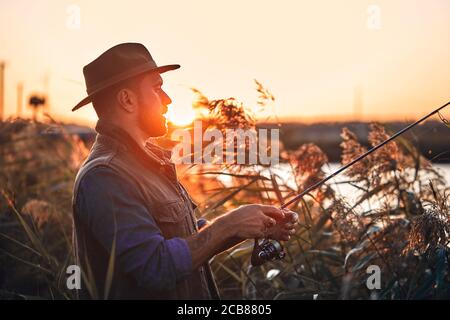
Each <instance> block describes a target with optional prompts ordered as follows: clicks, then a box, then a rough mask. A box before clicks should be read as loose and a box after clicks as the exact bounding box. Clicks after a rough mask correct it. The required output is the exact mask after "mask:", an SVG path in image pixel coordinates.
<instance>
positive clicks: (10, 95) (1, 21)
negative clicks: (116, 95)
mask: <svg viewBox="0 0 450 320" xmlns="http://www.w3.org/2000/svg"><path fill="white" fill-rule="evenodd" d="M371 5H372V6H371ZM373 5H375V6H373ZM74 8H75V11H76V8H79V9H80V21H79V25H77V21H76V20H73V17H74V11H73V10H74ZM374 8H375V9H374ZM377 8H379V10H380V11H377V10H378V9H377ZM374 10H375V11H374ZM378 13H379V15H378ZM74 21H75V22H74ZM78 27H79V28H78ZM121 42H141V43H143V44H144V45H146V46H147V48H148V49H149V50H150V52H151V53H152V55H153V57H154V58H155V60H156V62H157V63H158V64H161V65H162V64H169V63H179V64H181V69H179V70H177V71H173V72H169V73H166V74H165V75H164V76H163V78H164V79H165V85H164V88H165V89H166V91H167V92H168V94H169V95H170V96H171V98H172V100H173V103H172V106H171V108H172V109H173V110H172V111H171V112H173V114H176V115H178V118H189V113H190V108H191V102H192V100H193V98H194V96H193V94H192V93H191V91H190V90H189V88H190V87H196V88H198V89H199V90H201V91H203V92H204V93H205V94H206V95H207V96H208V97H211V98H225V97H230V96H233V97H236V98H238V99H240V100H242V101H243V102H244V103H246V104H247V105H248V106H253V105H255V104H256V103H255V102H256V99H257V93H256V91H255V85H254V82H253V79H255V78H256V79H258V80H259V81H260V82H262V83H263V84H264V85H265V86H267V87H268V88H269V90H271V91H272V93H273V94H274V95H275V97H276V99H277V100H276V104H275V108H274V109H270V110H266V111H265V112H264V113H263V114H261V115H260V117H261V118H264V117H266V116H269V115H271V114H273V113H276V114H277V116H278V117H280V118H288V119H297V120H303V121H311V120H312V119H316V120H317V119H326V120H330V119H338V120H342V119H349V118H357V119H362V120H370V119H375V118H376V119H383V120H387V119H394V118H395V119H412V118H415V117H418V116H419V115H422V114H424V113H426V112H427V111H429V110H432V109H433V108H435V107H438V106H439V105H442V104H444V103H445V102H447V101H449V100H450V0H430V1H423V0H383V1H382V0H371V1H366V0H342V1H333V0H329V1H324V0H315V1H312V0H311V1H300V0H292V1H283V0H278V1H264V0H255V1H253V0H252V1H249V0H246V1H237V0H227V1H224V0H222V1H219V0H184V1H171V0H165V1H134V0H128V1H87V0H84V1H81V0H72V1H66V0H53V1H52V0H36V1H30V0H14V1H11V0H8V1H6V0H0V61H5V63H6V69H5V105H6V115H12V114H14V113H15V112H16V105H17V89H16V88H17V84H18V83H19V82H23V85H24V99H26V98H27V97H28V95H29V94H30V93H31V92H33V91H37V92H42V91H48V94H49V98H50V108H51V109H50V110H51V113H52V114H53V115H55V116H56V117H58V118H60V119H65V120H73V121H84V122H86V121H90V122H91V123H92V122H93V121H94V120H95V113H94V111H93V109H92V108H91V107H85V108H83V109H82V110H80V111H79V112H78V111H77V112H76V113H72V112H71V111H70V109H71V108H72V106H74V105H75V104H76V103H77V102H78V101H79V100H81V99H82V98H83V97H84V96H85V87H84V78H83V74H82V67H83V66H84V65H85V64H87V63H89V62H90V61H91V60H93V59H95V58H96V57H97V56H98V55H100V54H101V53H102V52H103V51H105V50H106V49H108V48H110V47H111V46H113V45H116V44H118V43H121ZM24 106H25V101H24ZM449 113H450V112H449V111H446V114H449ZM180 115H181V116H180Z"/></svg>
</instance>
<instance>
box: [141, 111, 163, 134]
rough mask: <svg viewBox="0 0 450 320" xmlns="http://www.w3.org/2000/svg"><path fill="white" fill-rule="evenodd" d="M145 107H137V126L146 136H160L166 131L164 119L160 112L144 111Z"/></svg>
mask: <svg viewBox="0 0 450 320" xmlns="http://www.w3.org/2000/svg"><path fill="white" fill-rule="evenodd" d="M146 110H148V109H146V107H141V108H139V115H138V121H139V127H140V129H141V130H142V131H144V132H145V133H146V134H147V135H148V137H149V138H150V137H161V136H164V135H165V134H166V133H167V125H166V119H165V117H164V116H163V115H162V114H161V113H154V114H152V113H151V112H146Z"/></svg>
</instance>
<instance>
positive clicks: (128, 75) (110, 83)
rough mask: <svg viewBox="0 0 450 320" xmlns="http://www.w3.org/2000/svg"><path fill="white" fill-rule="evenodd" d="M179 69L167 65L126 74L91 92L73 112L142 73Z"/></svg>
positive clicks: (175, 65) (172, 65) (177, 66)
mask: <svg viewBox="0 0 450 320" xmlns="http://www.w3.org/2000/svg"><path fill="white" fill-rule="evenodd" d="M178 68H180V65H179V64H169V65H166V66H160V67H156V68H155V67H154V66H151V67H150V66H149V67H148V68H145V67H144V68H142V69H140V70H138V71H137V72H133V73H127V74H125V75H123V76H121V77H119V78H116V79H114V81H111V82H109V83H107V84H105V85H104V86H103V87H101V88H98V89H97V90H95V91H94V92H91V93H90V94H89V95H88V96H87V97H86V98H84V99H83V100H81V101H80V102H78V104H77V105H76V106H75V107H73V108H72V111H75V110H78V109H80V108H81V107H83V106H85V105H87V104H89V103H91V102H92V97H93V96H94V95H96V94H97V93H99V92H100V91H103V90H104V89H106V88H109V87H111V86H113V85H115V84H117V83H119V82H121V81H124V80H127V79H130V78H133V77H135V76H138V75H140V74H142V73H146V72H158V73H164V72H167V71H171V70H176V69H178Z"/></svg>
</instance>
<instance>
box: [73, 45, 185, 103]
mask: <svg viewBox="0 0 450 320" xmlns="http://www.w3.org/2000/svg"><path fill="white" fill-rule="evenodd" d="M179 67H180V65H179V64H171V65H166V66H160V67H158V66H157V65H156V62H155V60H153V58H152V56H151V55H150V52H148V50H147V48H146V47H145V46H144V45H142V44H140V43H121V44H118V45H116V46H114V47H112V48H111V49H108V50H107V51H105V52H104V53H102V54H101V55H100V56H99V57H98V58H97V59H95V60H94V61H92V62H91V63H89V64H87V65H86V66H84V68H83V74H84V80H85V82H86V91H87V94H88V96H87V97H86V98H84V99H83V100H81V101H80V102H79V103H78V104H77V105H76V106H75V107H73V109H72V111H75V110H77V109H79V108H81V107H82V106H84V105H86V104H88V103H90V102H92V97H93V96H94V95H95V94H97V93H99V92H100V91H102V90H104V89H106V88H108V87H110V86H112V85H114V84H117V83H119V82H120V81H123V80H126V79H129V78H132V77H135V76H137V75H140V74H142V73H144V72H153V71H154V72H158V73H163V72H166V71H169V70H175V69H178V68H179Z"/></svg>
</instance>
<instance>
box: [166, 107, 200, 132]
mask: <svg viewBox="0 0 450 320" xmlns="http://www.w3.org/2000/svg"><path fill="white" fill-rule="evenodd" d="M166 118H167V120H168V121H169V122H171V123H172V124H174V125H176V126H179V127H184V126H187V125H189V124H191V123H192V122H194V120H195V111H194V110H193V109H192V107H191V106H190V105H187V106H177V107H174V106H173V105H170V106H169V111H167V113H166Z"/></svg>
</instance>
